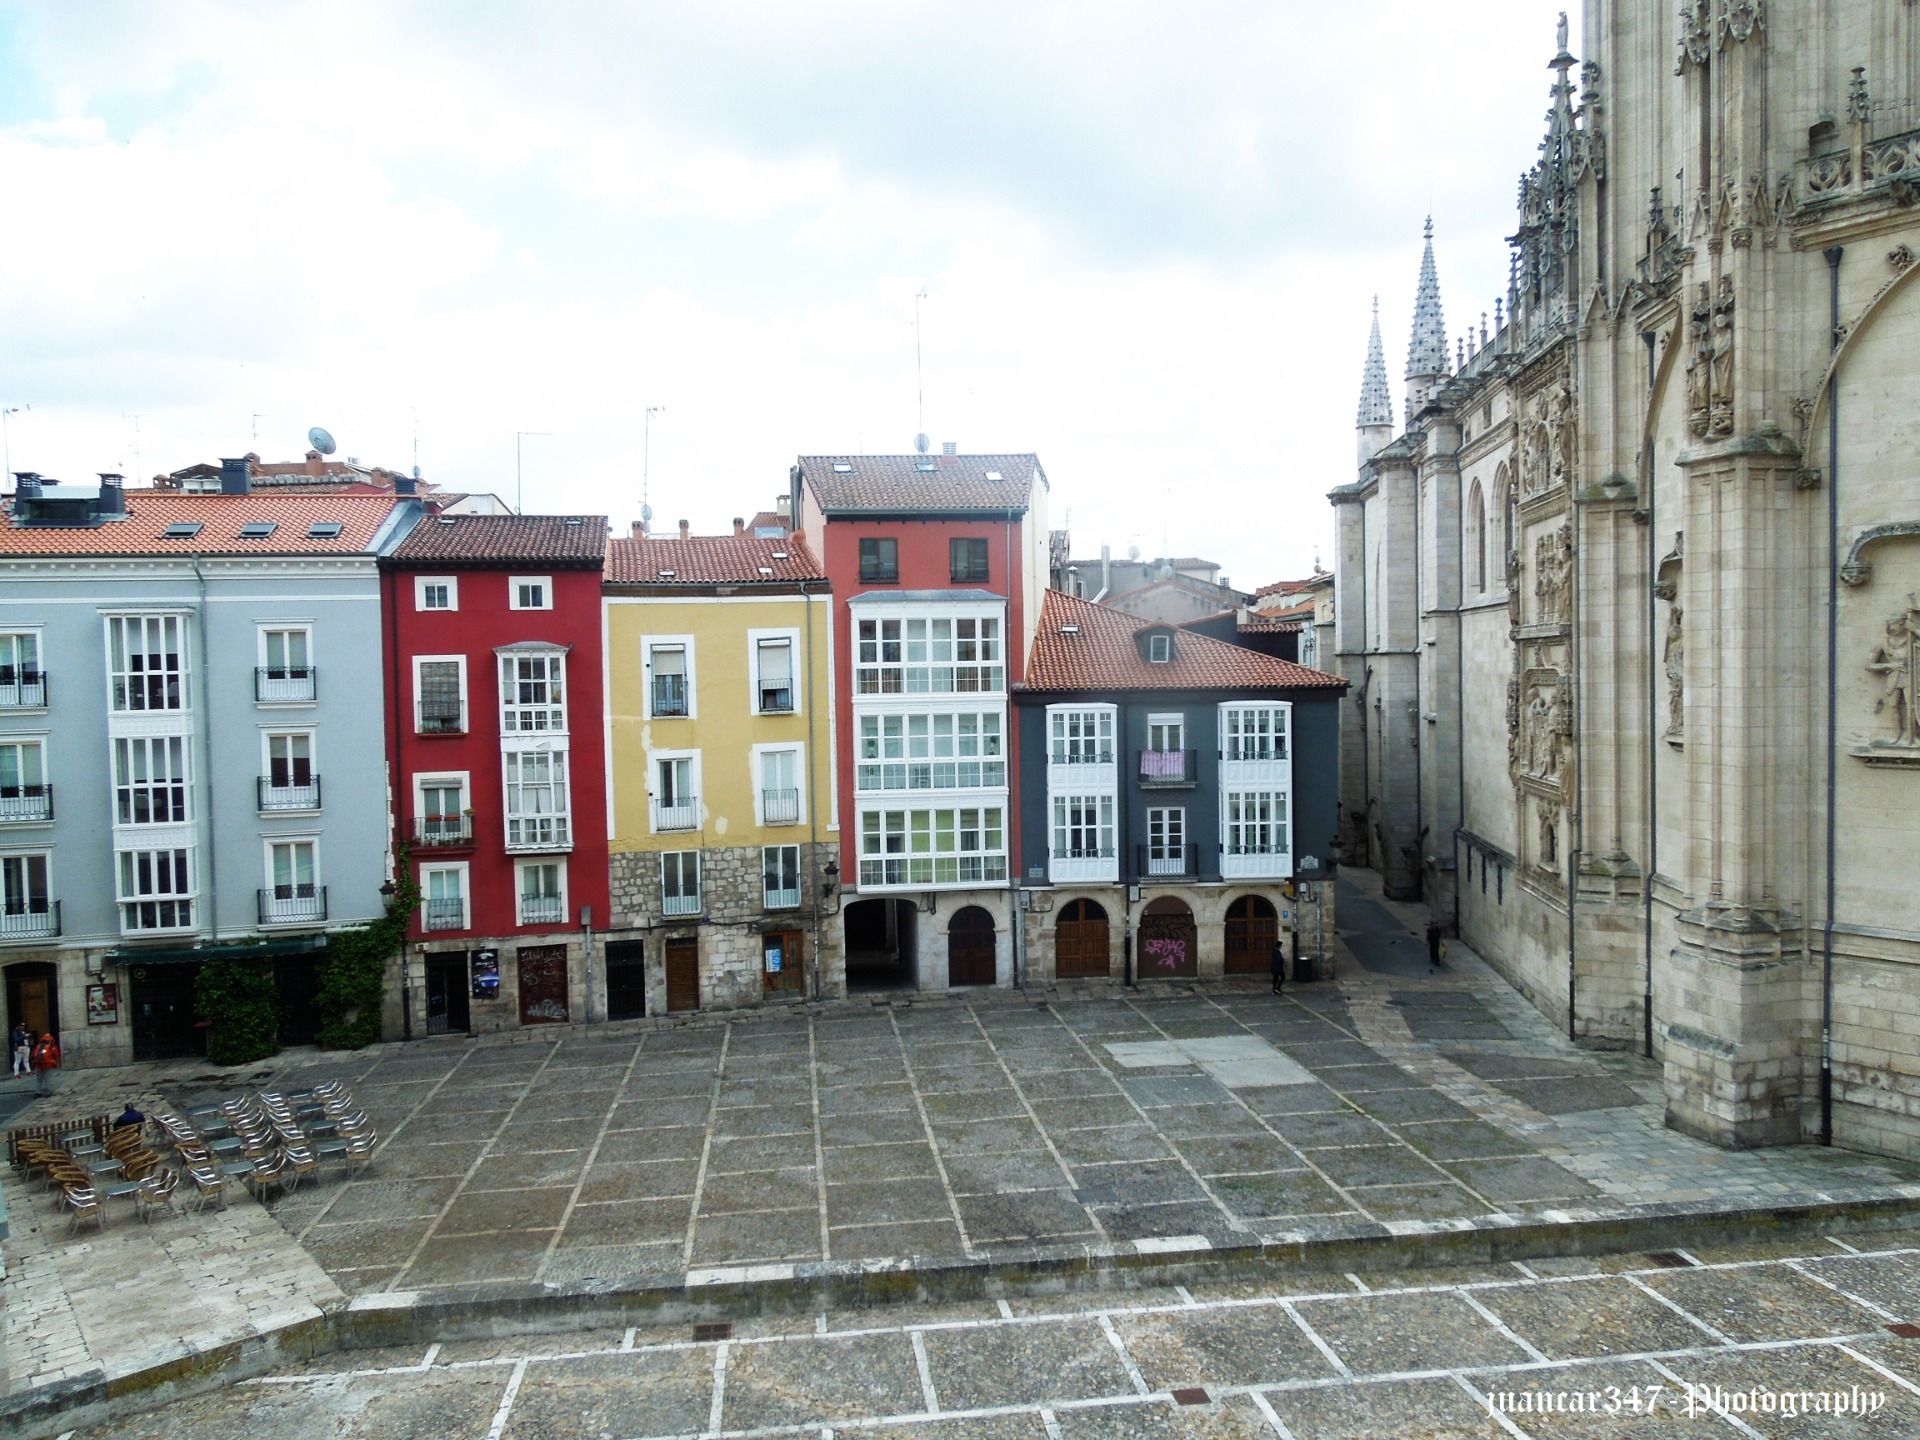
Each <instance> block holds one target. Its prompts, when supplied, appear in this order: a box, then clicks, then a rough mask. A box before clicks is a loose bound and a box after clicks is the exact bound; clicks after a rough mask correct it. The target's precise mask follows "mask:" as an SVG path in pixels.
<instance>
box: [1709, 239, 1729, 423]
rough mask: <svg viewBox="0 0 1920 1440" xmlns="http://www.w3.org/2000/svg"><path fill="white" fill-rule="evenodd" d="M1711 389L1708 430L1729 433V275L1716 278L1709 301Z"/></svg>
mask: <svg viewBox="0 0 1920 1440" xmlns="http://www.w3.org/2000/svg"><path fill="white" fill-rule="evenodd" d="M1712 378H1713V391H1712V395H1711V398H1710V400H1709V404H1708V419H1709V425H1708V429H1709V432H1710V433H1711V434H1713V435H1716V436H1718V435H1731V434H1732V433H1733V277H1732V276H1731V275H1722V276H1721V277H1720V291H1719V294H1718V295H1716V296H1715V297H1714V301H1713V377H1712Z"/></svg>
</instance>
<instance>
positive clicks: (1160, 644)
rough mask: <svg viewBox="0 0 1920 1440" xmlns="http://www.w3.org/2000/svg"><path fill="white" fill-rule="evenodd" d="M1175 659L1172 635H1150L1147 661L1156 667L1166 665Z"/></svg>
mask: <svg viewBox="0 0 1920 1440" xmlns="http://www.w3.org/2000/svg"><path fill="white" fill-rule="evenodd" d="M1172 659H1173V637H1172V636H1171V635H1149V636H1148V637H1147V660H1148V662H1149V663H1151V664H1154V665H1165V664H1168V663H1169V662H1171V661H1172Z"/></svg>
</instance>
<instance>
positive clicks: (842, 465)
mask: <svg viewBox="0 0 1920 1440" xmlns="http://www.w3.org/2000/svg"><path fill="white" fill-rule="evenodd" d="M833 473H834V474H836V475H851V474H852V473H853V466H851V465H849V464H848V463H847V462H846V461H844V460H836V461H834V462H833Z"/></svg>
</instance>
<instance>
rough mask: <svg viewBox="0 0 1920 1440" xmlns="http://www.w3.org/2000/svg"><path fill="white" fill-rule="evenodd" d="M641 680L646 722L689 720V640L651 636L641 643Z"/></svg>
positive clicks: (691, 707) (691, 697)
mask: <svg viewBox="0 0 1920 1440" xmlns="http://www.w3.org/2000/svg"><path fill="white" fill-rule="evenodd" d="M642 655H643V666H642V668H643V669H644V671H645V675H644V677H643V680H644V683H645V686H646V691H647V718H648V719H650V720H676V719H692V718H693V717H694V716H695V715H697V714H698V713H699V711H698V709H697V708H696V706H695V704H694V688H693V679H694V676H693V668H694V667H693V637H692V636H691V635H655V636H653V637H651V638H649V639H648V640H646V641H644V642H642Z"/></svg>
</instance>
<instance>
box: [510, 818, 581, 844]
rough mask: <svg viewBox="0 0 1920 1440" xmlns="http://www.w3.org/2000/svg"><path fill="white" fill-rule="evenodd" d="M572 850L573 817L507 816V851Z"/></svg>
mask: <svg viewBox="0 0 1920 1440" xmlns="http://www.w3.org/2000/svg"><path fill="white" fill-rule="evenodd" d="M572 848H573V820H572V817H571V816H567V815H509V816H507V849H509V850H571V849H572Z"/></svg>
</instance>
